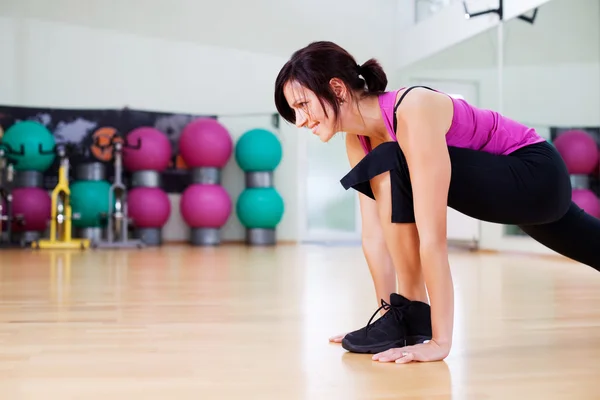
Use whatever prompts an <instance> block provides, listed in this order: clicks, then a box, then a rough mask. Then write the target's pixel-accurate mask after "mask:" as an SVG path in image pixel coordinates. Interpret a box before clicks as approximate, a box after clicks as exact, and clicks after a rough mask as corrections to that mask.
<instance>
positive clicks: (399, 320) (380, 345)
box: [342, 293, 432, 354]
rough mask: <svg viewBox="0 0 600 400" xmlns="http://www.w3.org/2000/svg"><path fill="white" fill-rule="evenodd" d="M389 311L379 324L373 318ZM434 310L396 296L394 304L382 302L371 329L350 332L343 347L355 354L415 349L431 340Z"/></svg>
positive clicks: (392, 299) (392, 295)
mask: <svg viewBox="0 0 600 400" xmlns="http://www.w3.org/2000/svg"><path fill="white" fill-rule="evenodd" d="M381 309H384V310H387V312H386V313H385V314H384V315H383V316H382V317H381V318H379V319H377V320H376V321H375V322H373V323H371V321H372V320H373V318H374V317H375V316H376V315H377V313H378V312H379V311H380V310H381ZM431 335H432V334H431V308H430V307H429V304H426V303H423V302H420V301H410V300H408V299H407V298H406V297H404V296H401V295H399V294H397V293H392V294H391V296H390V303H387V302H386V301H385V300H383V299H381V307H379V308H378V309H377V311H375V313H374V314H373V316H371V319H370V320H369V322H368V323H367V326H365V327H364V328H361V329H359V330H357V331H354V332H350V333H348V334H347V335H346V336H345V337H344V339H342V347H343V348H344V349H346V350H348V351H350V352H352V353H370V354H375V353H380V352H382V351H386V350H388V349H392V348H396V347H405V346H411V345H414V344H418V343H423V342H425V341H426V340H431Z"/></svg>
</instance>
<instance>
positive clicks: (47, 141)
mask: <svg viewBox="0 0 600 400" xmlns="http://www.w3.org/2000/svg"><path fill="white" fill-rule="evenodd" d="M2 143H4V144H7V145H9V146H10V147H11V148H12V150H14V151H21V145H23V150H24V151H23V152H24V154H23V155H15V156H11V158H12V159H14V160H16V163H15V165H14V167H15V170H17V171H39V172H44V171H46V170H47V169H48V168H50V166H51V165H52V163H53V162H54V158H55V153H53V152H52V153H50V154H40V151H39V149H40V145H41V148H42V151H52V150H54V146H55V145H56V141H55V139H54V136H53V135H52V133H51V132H50V131H49V130H48V128H46V127H45V126H44V125H42V124H40V123H39V122H35V121H20V122H16V123H15V124H13V125H12V126H11V127H10V128H8V130H7V131H6V132H4V137H3V139H2Z"/></svg>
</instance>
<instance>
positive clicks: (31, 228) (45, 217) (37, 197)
mask: <svg viewBox="0 0 600 400" xmlns="http://www.w3.org/2000/svg"><path fill="white" fill-rule="evenodd" d="M12 195H13V202H12V215H13V217H14V216H16V215H22V216H23V222H24V224H19V223H16V222H13V224H12V229H13V231H14V232H43V231H45V230H46V228H47V227H48V224H49V223H50V216H51V210H52V200H51V199H50V194H49V193H48V192H47V191H45V190H44V189H42V188H37V187H23V188H14V189H13V190H12Z"/></svg>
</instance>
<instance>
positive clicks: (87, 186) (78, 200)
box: [70, 181, 114, 228]
mask: <svg viewBox="0 0 600 400" xmlns="http://www.w3.org/2000/svg"><path fill="white" fill-rule="evenodd" d="M70 189H71V211H72V212H73V226H75V227H76V228H99V227H104V226H105V219H104V218H103V217H102V215H103V214H105V215H106V214H108V211H109V204H108V193H109V191H110V183H109V182H108V181H75V182H73V183H72V184H71V187H70ZM113 208H114V204H113Z"/></svg>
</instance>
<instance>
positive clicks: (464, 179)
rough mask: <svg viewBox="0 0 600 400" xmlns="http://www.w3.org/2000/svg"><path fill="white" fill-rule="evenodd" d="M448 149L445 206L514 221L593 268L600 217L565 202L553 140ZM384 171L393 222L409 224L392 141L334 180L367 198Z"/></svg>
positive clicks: (566, 186) (401, 166) (403, 174)
mask: <svg viewBox="0 0 600 400" xmlns="http://www.w3.org/2000/svg"><path fill="white" fill-rule="evenodd" d="M448 151H449V153H450V161H451V164H452V175H451V181H450V188H449V192H448V206H449V207H451V208H453V209H455V210H457V211H459V212H461V213H463V214H465V215H468V216H470V217H473V218H476V219H479V220H482V221H487V222H493V223H498V224H507V225H517V226H519V227H520V228H521V229H522V230H523V231H524V232H526V233H527V234H528V235H529V236H531V237H532V238H533V239H535V240H537V241H538V242H540V243H542V244H543V245H545V246H547V247H549V248H550V249H552V250H554V251H556V252H558V253H560V254H562V255H564V256H566V257H569V258H571V259H573V260H576V261H579V262H581V263H583V264H587V265H589V266H591V267H593V268H595V269H596V270H599V271H600V248H599V245H600V220H599V219H597V218H594V217H593V216H591V215H589V214H587V213H585V212H584V211H583V210H582V209H581V208H579V207H578V206H577V205H576V204H575V203H573V202H572V200H571V190H572V188H571V182H570V177H569V173H568V171H567V167H566V165H565V163H564V161H563V159H562V157H561V156H560V154H559V153H558V152H557V151H556V149H555V148H554V146H552V145H551V144H549V143H547V142H542V143H538V144H533V145H529V146H526V147H524V148H521V149H519V150H517V151H514V152H513V153H511V154H509V155H494V154H491V153H486V152H481V151H475V150H470V149H463V148H457V147H448ZM386 171H390V179H391V190H392V222H396V223H412V222H415V216H414V209H413V197H412V187H411V183H410V176H409V171H408V166H407V163H406V159H405V158H404V154H403V153H402V150H400V148H399V146H398V143H396V142H386V143H383V144H381V145H379V146H377V147H376V148H375V149H373V150H372V151H371V152H370V153H369V154H367V156H365V158H364V159H363V160H362V161H361V162H360V163H359V164H358V165H356V167H355V168H353V169H352V170H351V171H350V172H349V173H348V175H346V176H345V177H344V178H343V179H342V181H341V182H342V185H343V186H344V187H346V188H349V187H353V188H355V189H356V190H358V191H360V192H362V193H364V194H365V195H367V196H369V197H371V198H374V196H373V192H372V191H371V188H370V184H369V180H370V179H371V178H372V177H374V176H376V175H378V174H380V173H383V172H386Z"/></svg>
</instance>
